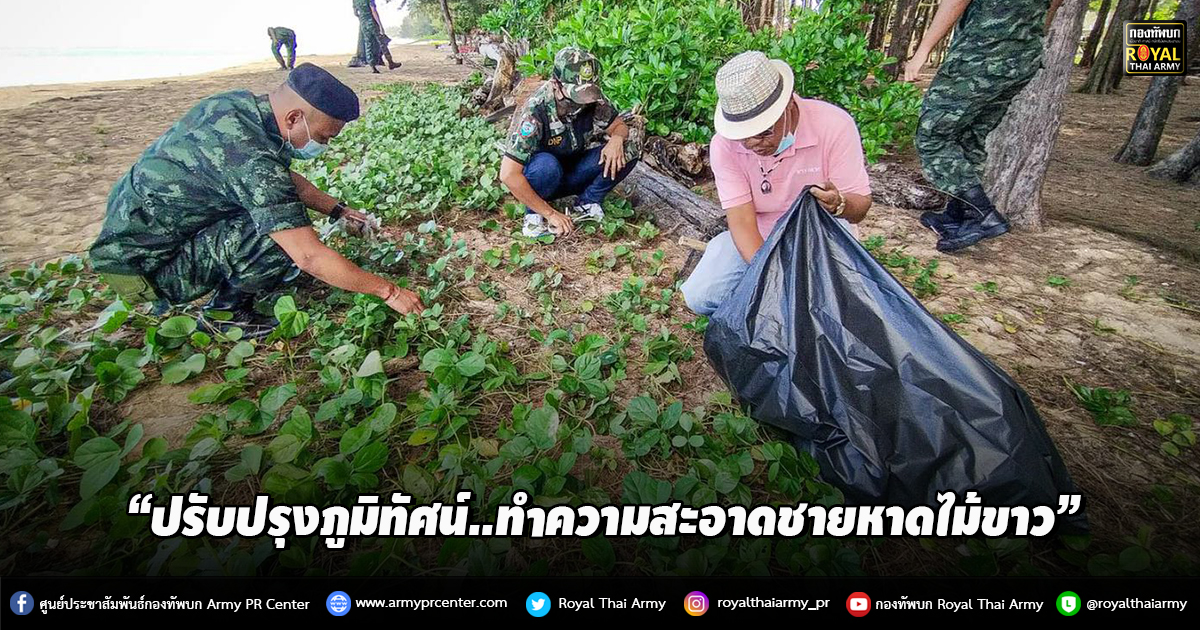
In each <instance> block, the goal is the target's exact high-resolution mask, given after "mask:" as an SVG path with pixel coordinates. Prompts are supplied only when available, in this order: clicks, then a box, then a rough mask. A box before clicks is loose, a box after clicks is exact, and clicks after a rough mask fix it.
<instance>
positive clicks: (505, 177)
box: [500, 47, 641, 238]
mask: <svg viewBox="0 0 1200 630" xmlns="http://www.w3.org/2000/svg"><path fill="white" fill-rule="evenodd" d="M599 73H600V64H599V62H597V61H596V58H595V57H594V56H592V54H591V53H590V52H588V51H586V50H583V49H581V48H576V47H568V48H563V49H562V50H560V51H558V54H556V55H555V56H554V69H553V71H552V75H551V78H550V80H548V81H546V82H545V83H543V84H542V85H541V87H539V88H538V89H537V91H535V92H534V93H533V94H532V95H531V96H530V97H529V100H528V101H526V102H525V105H524V106H523V107H522V109H521V110H519V111H517V112H516V113H514V114H513V120H512V129H511V131H510V134H509V138H508V141H507V142H506V143H502V144H501V147H500V148H501V150H502V151H503V152H504V158H503V159H502V160H501V163H500V181H501V182H502V183H503V184H504V185H505V186H507V187H508V189H509V191H511V192H512V194H513V196H514V197H516V198H517V201H520V202H521V203H523V204H525V224H524V226H523V227H522V233H523V234H524V235H525V236H528V237H530V238H537V237H539V236H545V235H547V234H560V235H565V234H569V233H570V232H571V231H572V230H574V229H575V224H574V222H575V221H585V220H586V221H601V220H603V219H604V210H603V209H602V208H601V206H600V204H601V202H603V201H604V198H605V196H607V195H608V193H609V192H610V191H612V189H613V188H615V187H616V185H617V184H618V183H620V182H621V180H623V179H625V176H627V175H628V174H629V172H630V171H632V170H633V167H634V166H635V165H636V164H637V161H638V158H639V157H641V141H640V139H639V138H640V134H631V130H630V128H629V126H628V125H626V124H625V121H624V120H622V119H621V117H620V116H619V115H618V113H617V109H616V108H615V107H614V106H613V104H612V102H611V101H609V100H608V99H607V98H605V97H604V94H603V93H602V92H601V91H600V86H599V85H597V82H598V81H599ZM631 135H636V136H638V137H633V138H631ZM602 137H605V138H606V139H605V140H604V141H603V143H599V142H600V138H602ZM592 144H596V146H592V147H591V148H589V146H590V145H592ZM572 195H576V196H577V199H576V203H575V205H574V206H573V207H572V208H571V209H570V210H568V213H567V214H563V213H561V212H559V211H557V210H555V209H554V208H553V207H552V206H551V205H550V204H549V202H550V201H553V200H555V199H560V198H563V197H569V196H572Z"/></svg>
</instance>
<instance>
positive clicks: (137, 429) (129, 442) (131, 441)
mask: <svg viewBox="0 0 1200 630" xmlns="http://www.w3.org/2000/svg"><path fill="white" fill-rule="evenodd" d="M145 434H146V429H145V428H144V427H142V425H140V424H135V425H133V427H132V428H130V429H129V433H126V434H125V447H124V448H122V449H121V457H125V456H126V455H128V454H129V453H130V452H131V451H133V447H135V446H137V443H138V442H140V441H142V436H143V435H145Z"/></svg>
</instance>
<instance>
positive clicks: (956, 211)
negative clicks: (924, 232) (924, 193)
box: [921, 196, 966, 239]
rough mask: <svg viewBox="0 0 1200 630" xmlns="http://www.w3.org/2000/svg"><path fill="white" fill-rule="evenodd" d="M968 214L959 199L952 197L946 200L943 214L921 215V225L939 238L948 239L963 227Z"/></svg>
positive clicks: (926, 213)
mask: <svg viewBox="0 0 1200 630" xmlns="http://www.w3.org/2000/svg"><path fill="white" fill-rule="evenodd" d="M964 218H966V214H965V212H964V211H963V203H962V201H961V200H959V198H958V197H954V196H951V197H949V198H948V199H947V200H946V207H945V208H943V209H942V211H941V212H933V211H932V210H931V211H929V212H922V213H921V225H924V226H925V227H927V228H929V229H931V230H933V231H934V232H936V233H937V235H938V238H939V239H941V238H946V237H947V236H949V235H950V234H953V233H954V231H955V230H957V229H958V226H960V225H962V222H963V219H964Z"/></svg>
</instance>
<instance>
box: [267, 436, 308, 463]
mask: <svg viewBox="0 0 1200 630" xmlns="http://www.w3.org/2000/svg"><path fill="white" fill-rule="evenodd" d="M302 448H304V442H303V441H301V440H300V438H299V437H296V436H295V435H292V434H287V435H280V436H277V437H276V438H275V439H274V440H271V443H270V444H268V445H267V454H268V455H270V456H271V459H272V460H274V461H276V462H278V463H281V464H286V463H288V462H291V461H292V460H294V459H296V456H297V455H299V454H300V449H302Z"/></svg>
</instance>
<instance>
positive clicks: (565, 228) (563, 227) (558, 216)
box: [546, 212, 575, 236]
mask: <svg viewBox="0 0 1200 630" xmlns="http://www.w3.org/2000/svg"><path fill="white" fill-rule="evenodd" d="M546 221H548V222H549V223H550V230H551V231H552V232H554V233H555V234H557V235H559V236H565V235H567V234H570V233H571V232H574V231H575V223H574V222H572V221H571V217H568V216H567V215H565V214H563V213H561V212H555V213H554V214H552V215H550V216H547V217H546Z"/></svg>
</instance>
